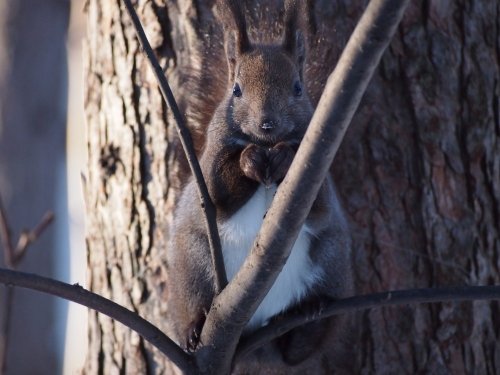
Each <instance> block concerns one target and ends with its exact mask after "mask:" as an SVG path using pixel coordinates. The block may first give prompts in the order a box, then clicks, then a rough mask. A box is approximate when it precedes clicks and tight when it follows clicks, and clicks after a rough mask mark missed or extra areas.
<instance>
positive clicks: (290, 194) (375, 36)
mask: <svg viewBox="0 0 500 375" xmlns="http://www.w3.org/2000/svg"><path fill="white" fill-rule="evenodd" d="M408 2H409V0H372V1H371V2H370V3H369V5H368V7H367V8H366V10H365V12H364V14H363V16H362V17H361V19H360V21H359V23H358V25H357V26H356V29H355V30H354V33H353V35H352V36H351V38H350V40H349V42H348V44H347V46H346V48H345V50H344V52H343V53H342V56H341V57H340V59H339V61H338V63H337V66H336V68H335V71H334V72H333V73H332V74H331V75H330V77H329V79H328V82H327V84H326V88H325V91H324V92H323V95H322V96H321V99H320V101H319V103H318V106H317V109H316V111H315V113H314V115H313V118H312V120H311V123H310V125H309V127H308V130H307V132H306V134H305V136H304V139H303V142H302V143H301V145H300V147H299V149H298V151H297V154H296V156H295V158H294V160H293V163H292V165H291V167H290V170H289V172H288V174H287V175H286V177H285V179H284V181H283V182H282V183H281V185H280V186H279V188H278V191H277V193H276V196H275V198H274V200H273V202H272V204H271V207H270V209H269V211H268V212H267V214H266V216H265V219H264V222H263V225H262V227H261V230H260V232H259V234H258V236H257V238H256V240H255V242H254V245H253V248H252V250H251V252H250V254H249V256H248V257H247V259H246V260H245V262H244V264H243V266H242V267H241V269H240V270H239V272H238V273H237V274H236V276H235V277H234V279H233V280H232V281H231V283H230V284H229V285H228V286H227V287H226V288H225V289H224V290H223V291H222V293H221V294H220V295H219V296H218V297H216V299H215V301H214V303H213V305H212V306H214V308H212V309H211V310H210V312H209V314H208V316H207V320H206V322H205V326H204V328H203V331H202V335H201V342H204V343H208V344H207V345H206V346H205V347H204V351H203V354H200V357H199V358H198V359H199V360H200V361H201V363H203V364H208V363H212V364H213V363H214V362H216V363H218V365H219V366H222V367H221V369H220V370H221V371H220V372H227V371H228V367H227V359H228V355H232V353H234V352H232V350H235V349H236V345H237V342H238V339H239V337H240V335H241V332H242V330H243V327H244V326H245V324H246V322H247V321H248V320H249V319H250V318H251V316H252V315H253V313H254V312H255V310H256V309H257V307H258V306H259V304H260V302H261V301H262V299H263V298H264V296H265V295H266V293H267V291H268V290H269V289H270V288H271V286H272V284H273V283H274V280H275V279H276V277H277V276H278V274H279V272H280V271H281V269H282V267H283V266H284V264H285V262H286V259H287V258H288V256H289V254H290V250H291V247H292V245H293V243H294V241H295V239H296V238H297V234H298V232H299V230H300V228H301V227H302V225H303V223H304V221H305V219H306V217H307V215H308V213H309V211H310V208H311V206H312V203H313V201H314V199H315V197H316V196H317V193H318V191H319V188H320V186H321V185H322V183H323V181H324V178H325V176H326V174H327V173H328V170H329V168H330V165H331V163H332V161H333V158H334V156H335V153H336V151H337V149H338V147H339V145H340V143H341V141H342V139H343V135H344V134H345V132H346V130H347V128H348V126H349V124H350V122H351V119H352V117H353V115H354V112H355V110H356V109H357V107H358V105H359V103H360V101H361V97H362V95H363V93H364V92H365V90H366V87H367V86H368V83H369V81H370V79H371V77H372V75H373V72H374V71H375V68H376V66H377V65H378V62H379V61H380V58H381V56H382V53H383V52H384V51H385V49H386V47H387V45H388V44H389V41H390V40H391V38H392V36H393V35H394V32H395V30H396V27H397V25H398V24H399V22H400V20H401V18H402V15H403V12H404V9H405V8H406V6H407V5H408ZM283 223H286V225H283ZM228 353H230V354H228ZM201 356H203V357H201ZM197 357H198V356H197ZM224 366H226V367H224Z"/></svg>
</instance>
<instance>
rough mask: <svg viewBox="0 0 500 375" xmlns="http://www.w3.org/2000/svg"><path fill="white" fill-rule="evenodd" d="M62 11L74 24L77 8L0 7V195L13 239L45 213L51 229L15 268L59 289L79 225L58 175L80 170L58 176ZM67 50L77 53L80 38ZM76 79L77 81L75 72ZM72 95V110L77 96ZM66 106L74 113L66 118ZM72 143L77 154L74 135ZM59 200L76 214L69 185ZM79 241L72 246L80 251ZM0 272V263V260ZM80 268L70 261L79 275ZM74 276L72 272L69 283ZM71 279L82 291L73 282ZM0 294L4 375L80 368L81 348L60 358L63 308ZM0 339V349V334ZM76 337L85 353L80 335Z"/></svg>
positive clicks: (60, 2)
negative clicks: (4, 325)
mask: <svg viewBox="0 0 500 375" xmlns="http://www.w3.org/2000/svg"><path fill="white" fill-rule="evenodd" d="M71 6H72V7H73V13H74V16H73V17H74V19H80V20H81V21H83V5H82V1H80V0H78V1H68V0H44V1H38V0H16V1H4V0H2V1H0V195H1V197H2V199H3V203H4V205H5V209H6V213H7V216H8V219H9V225H10V229H11V230H12V237H13V239H14V241H17V238H18V236H19V234H20V232H21V230H23V229H28V228H30V229H31V228H32V227H33V226H35V225H36V224H37V223H38V221H39V219H40V217H41V216H42V215H43V214H44V213H45V212H46V211H48V210H51V211H54V212H55V214H56V221H55V223H54V224H52V225H51V226H50V227H49V228H48V229H47V230H46V231H45V232H44V233H43V235H42V236H41V238H40V239H39V240H38V241H36V242H35V243H34V244H33V245H32V246H31V247H30V249H29V250H28V252H27V254H26V256H25V257H24V259H23V261H22V263H21V264H20V265H19V269H21V270H23V271H27V272H33V273H37V274H41V275H46V276H52V277H55V278H58V279H62V280H66V281H70V280H71V279H72V277H70V273H73V271H74V267H72V266H70V259H71V258H74V257H75V255H77V249H78V246H77V247H73V250H74V251H73V253H71V252H70V246H69V245H70V242H71V243H74V242H75V241H74V240H71V238H70V228H73V229H74V228H75V224H76V225H77V226H78V224H79V223H80V225H81V219H77V218H76V216H75V215H74V213H75V212H77V211H78V209H77V208H75V206H78V203H75V201H73V202H72V203H68V187H69V188H74V185H75V184H74V182H72V183H71V184H69V182H68V181H69V180H68V176H69V177H72V178H73V181H74V176H75V173H76V176H77V178H78V179H80V176H79V174H80V171H81V169H82V167H81V166H80V167H77V168H76V170H73V171H69V172H68V170H67V168H68V167H69V166H73V167H75V164H74V163H73V161H74V160H75V157H74V153H73V154H72V155H73V157H71V156H69V157H67V153H68V154H69V153H70V152H71V151H73V152H74V151H75V150H77V148H75V147H74V145H73V143H74V142H73V143H67V132H66V126H67V124H68V125H69V124H72V125H73V127H74V126H75V125H79V126H80V127H81V126H82V125H83V122H82V120H81V115H82V110H81V109H80V110H78V109H77V107H75V105H74V103H73V99H69V97H68V92H69V85H68V83H69V82H70V81H71V82H72V85H73V83H74V82H79V81H81V78H80V79H77V80H75V79H69V77H68V48H67V43H68V26H69V22H70V7H71ZM78 12H79V16H78ZM81 21H80V22H81ZM80 36H81V32H80ZM71 41H72V40H70V42H71ZM77 43H78V46H79V45H81V38H80V39H78V41H77ZM79 59H80V60H81V57H79ZM71 61H76V60H75V59H71ZM80 65H81V64H80ZM70 70H71V71H74V69H70ZM76 74H77V77H81V66H80V68H79V70H78V72H76ZM72 89H74V85H73V87H72ZM80 90H81V85H80ZM79 97H80V107H81V106H82V105H81V101H82V99H81V94H80V95H79ZM69 101H70V103H69V107H68V102H69ZM68 108H69V109H70V110H72V111H74V112H73V113H70V114H69V115H68ZM78 116H80V119H78ZM73 133H74V128H73V129H69V134H70V135H71V134H73ZM80 133H81V131H80ZM73 138H74V137H73ZM79 142H80V143H81V144H82V146H83V138H82V137H81V136H80V139H79ZM67 144H68V149H67ZM82 146H80V149H82ZM80 164H81V162H80ZM77 184H78V185H79V181H78V182H77ZM69 196H71V197H74V196H77V199H79V201H77V202H80V203H79V205H80V206H82V203H81V202H82V194H81V188H80V187H79V186H77V188H76V190H75V191H70V192H69ZM70 208H72V210H73V212H72V213H70V212H69V209H70ZM80 211H81V209H80ZM73 232H74V231H73ZM80 237H81V236H80ZM81 241H82V239H81V238H80V245H79V247H80V249H81V248H82V244H81ZM14 245H15V244H14ZM0 265H2V266H3V265H4V263H3V257H0ZM82 266H83V261H82V260H81V259H80V269H81V270H83V267H82ZM82 273H83V272H82V271H80V275H82ZM83 275H84V274H83ZM74 277H75V275H74V274H73V280H75V278H74ZM75 281H79V282H80V283H82V284H84V280H83V277H80V279H78V278H76V280H75ZM6 290H7V289H6V287H4V286H0V298H1V299H0V301H1V302H0V321H4V319H5V314H6V313H7V311H8V310H9V309H10V324H9V326H8V343H7V350H6V353H5V354H6V358H5V370H6V373H7V374H57V373H63V372H64V371H65V370H63V368H64V369H72V368H75V367H77V366H75V364H74V363H75V362H76V363H78V362H79V363H78V366H81V357H82V355H83V354H84V353H82V352H84V349H82V348H80V349H77V350H80V359H76V360H75V361H73V364H72V363H70V362H71V360H70V359H69V358H70V357H71V355H70V354H69V353H68V352H67V351H65V347H68V346H69V347H74V342H75V341H74V340H72V339H68V337H69V336H67V332H69V331H71V329H70V330H67V329H66V327H67V324H68V303H67V302H65V301H61V300H56V299H54V298H51V297H48V296H45V295H41V294H38V293H34V292H31V291H27V290H22V289H15V291H14V293H13V299H12V301H11V302H10V304H7V301H6V300H5V299H6V296H7V292H6ZM82 310H84V309H82ZM84 322H85V320H84ZM84 322H81V323H80V324H82V323H84ZM72 326H74V324H72ZM0 331H1V332H0V336H3V337H0V341H2V340H3V339H5V336H4V335H3V334H5V330H4V329H1V330H0ZM2 333H3V334H2ZM79 336H80V337H79V340H80V341H82V343H83V344H84V345H85V341H86V336H85V330H84V329H83V330H80V332H79ZM0 346H1V344H0ZM74 352H75V353H78V352H77V351H74ZM65 353H66V361H65ZM0 356H1V355H0ZM77 357H78V355H77ZM0 373H1V371H0Z"/></svg>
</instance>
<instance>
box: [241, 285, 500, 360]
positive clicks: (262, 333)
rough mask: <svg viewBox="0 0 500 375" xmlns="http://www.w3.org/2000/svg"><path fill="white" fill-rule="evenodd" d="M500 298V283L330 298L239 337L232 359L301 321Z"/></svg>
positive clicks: (248, 351) (283, 332)
mask: <svg viewBox="0 0 500 375" xmlns="http://www.w3.org/2000/svg"><path fill="white" fill-rule="evenodd" d="M489 299H500V286H457V287H443V288H425V289H407V290H396V291H391V292H381V293H373V294H367V295H364V296H355V297H350V298H343V299H340V300H337V301H329V302H328V303H327V304H326V305H325V306H324V307H323V308H322V310H321V311H319V312H317V313H316V314H313V315H310V314H309V315H308V314H304V313H296V314H293V315H289V316H286V317H284V318H283V319H280V320H277V321H275V322H272V323H270V324H269V325H267V326H265V327H262V328H260V329H258V330H257V331H255V332H253V333H252V334H251V335H249V336H248V337H245V338H244V339H243V340H241V342H240V344H239V345H238V348H237V350H236V354H235V358H234V361H235V362H236V361H238V360H239V359H241V358H243V357H245V356H246V355H247V354H249V353H251V352H252V351H254V350H255V349H257V348H259V347H261V346H262V345H264V344H266V343H267V342H269V341H271V340H274V339H275V338H278V337H279V336H281V335H283V334H285V333H286V332H288V331H290V330H292V329H294V328H297V327H299V326H301V325H303V324H306V323H310V322H314V321H316V320H320V319H325V318H328V317H331V316H334V315H339V314H342V313H346V312H352V311H359V310H367V309H373V308H378V307H384V306H393V305H405V304H410V303H411V304H415V303H432V302H463V301H476V300H489Z"/></svg>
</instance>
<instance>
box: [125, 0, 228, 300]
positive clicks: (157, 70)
mask: <svg viewBox="0 0 500 375" xmlns="http://www.w3.org/2000/svg"><path fill="white" fill-rule="evenodd" d="M123 2H124V3H125V6H126V8H127V11H128V13H129V15H130V18H131V19H132V23H133V24H134V28H135V31H136V33H137V37H138V39H139V43H140V45H141V47H142V48H143V50H144V52H145V54H146V57H147V60H148V61H149V63H150V65H151V68H152V69H153V72H154V74H155V76H156V79H157V81H158V85H159V86H160V91H161V94H162V96H163V99H164V100H165V102H166V103H167V104H168V106H169V107H170V109H171V111H172V114H173V115H174V119H175V124H176V128H177V132H178V134H179V138H180V141H181V144H182V148H183V149H184V152H185V154H186V158H187V160H188V164H189V167H190V168H191V172H192V173H193V176H194V178H195V180H196V185H197V187H198V194H199V197H200V204H201V207H202V211H203V212H204V214H205V225H206V228H207V234H208V242H209V244H210V252H211V256H212V264H213V267H214V270H215V281H214V282H215V292H216V294H219V293H220V292H221V291H222V289H224V288H225V287H226V285H227V275H226V270H225V268H224V259H223V257H222V249H221V243H220V238H219V231H218V230H217V220H216V212H215V206H214V204H213V202H212V200H211V199H210V195H209V194H208V189H207V185H206V183H205V179H204V178H203V174H202V172H201V168H200V164H199V163H198V159H197V158H196V153H195V151H194V146H193V142H192V140H191V134H190V133H189V130H188V128H187V127H186V124H185V123H184V119H183V117H182V115H181V113H180V111H179V108H178V106H177V103H176V101H175V98H174V95H173V94H172V90H171V89H170V86H169V84H168V81H167V79H166V77H165V74H164V72H163V70H162V69H161V67H160V64H159V63H158V59H157V58H156V56H155V54H154V52H153V50H152V48H151V45H150V44H149V42H148V39H147V37H146V34H145V33H144V29H143V28H142V26H141V21H140V20H139V17H138V16H137V13H136V12H135V9H134V7H133V6H132V4H131V2H130V0H123Z"/></svg>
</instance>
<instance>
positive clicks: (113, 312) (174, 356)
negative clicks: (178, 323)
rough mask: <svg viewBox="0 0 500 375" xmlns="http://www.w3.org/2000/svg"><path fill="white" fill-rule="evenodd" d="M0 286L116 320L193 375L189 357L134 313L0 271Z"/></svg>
mask: <svg viewBox="0 0 500 375" xmlns="http://www.w3.org/2000/svg"><path fill="white" fill-rule="evenodd" d="M0 283H3V284H7V285H9V286H13V285H15V286H19V287H22V288H28V289H32V290H37V291H39V292H43V293H47V294H51V295H53V296H57V297H61V298H64V299H66V300H69V301H73V302H76V303H78V304H80V305H83V306H87V307H89V308H91V309H93V310H96V311H98V312H100V313H102V314H105V315H107V316H109V317H110V318H112V319H114V320H116V321H119V322H120V323H122V324H124V325H126V326H127V327H128V328H130V329H132V330H134V331H135V332H137V333H138V334H139V335H141V336H142V337H143V338H144V339H145V340H147V341H149V342H150V343H151V344H152V345H153V346H154V347H156V348H157V349H158V350H159V351H160V352H162V353H163V354H164V355H165V356H167V357H168V358H169V359H170V360H171V361H172V362H173V363H174V364H175V365H177V366H178V367H179V368H180V369H181V370H182V371H184V372H185V373H188V374H191V373H193V369H194V368H193V363H192V358H191V357H190V356H189V355H188V354H187V353H185V352H184V351H183V350H182V349H181V348H180V347H179V346H177V344H175V343H174V342H173V341H172V340H171V339H169V338H168V337H167V336H166V335H165V334H164V333H163V332H162V331H160V330H159V329H158V328H156V327H155V326H154V325H152V324H151V323H149V322H148V321H147V320H145V319H143V318H141V317H140V316H139V315H137V314H136V313H134V312H132V311H130V310H128V309H126V308H125V307H123V306H120V305H118V304H117V303H115V302H113V301H110V300H108V299H106V298H104V297H101V296H99V295H98V294H95V293H92V292H90V291H88V290H86V289H84V288H83V287H81V286H80V285H78V284H75V285H70V284H66V283H63V282H61V281H57V280H53V279H50V278H47V277H42V276H38V275H33V274H29V273H24V272H19V271H11V270H6V269H2V268H0Z"/></svg>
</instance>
